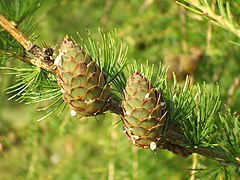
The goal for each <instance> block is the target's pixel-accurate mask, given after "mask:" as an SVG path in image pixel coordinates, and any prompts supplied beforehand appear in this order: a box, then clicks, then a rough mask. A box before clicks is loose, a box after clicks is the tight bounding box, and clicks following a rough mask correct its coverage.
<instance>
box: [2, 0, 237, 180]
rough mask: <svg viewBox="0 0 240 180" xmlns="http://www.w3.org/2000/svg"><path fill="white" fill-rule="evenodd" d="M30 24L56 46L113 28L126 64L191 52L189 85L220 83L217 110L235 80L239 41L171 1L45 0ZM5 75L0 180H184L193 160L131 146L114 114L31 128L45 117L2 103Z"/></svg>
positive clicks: (65, 118)
mask: <svg viewBox="0 0 240 180" xmlns="http://www.w3.org/2000/svg"><path fill="white" fill-rule="evenodd" d="M236 17H238V14H236ZM33 18H34V21H37V27H36V29H35V32H36V34H39V35H40V37H39V38H38V39H37V41H36V43H37V44H39V45H41V44H42V43H43V42H46V43H48V44H50V45H52V46H54V45H59V44H60V43H61V41H62V39H63V37H64V35H65V34H69V35H71V36H73V37H74V38H75V39H76V40H79V41H80V39H79V37H78V36H77V34H76V32H78V33H79V34H80V35H81V37H82V38H83V39H84V38H87V31H86V30H90V31H91V33H92V34H93V36H94V37H95V38H96V39H97V38H98V27H100V28H101V30H102V31H103V32H109V31H112V30H114V29H117V31H118V34H119V36H120V37H121V38H122V39H123V43H124V46H125V47H126V46H128V48H129V51H128V55H127V57H128V59H130V60H133V59H135V60H138V61H140V62H145V61H146V60H149V61H150V63H156V64H158V62H160V61H163V59H164V58H165V57H166V56H167V55H168V54H176V55H179V54H182V53H184V51H185V46H187V47H191V46H197V47H199V48H201V49H203V50H204V51H205V56H204V58H203V60H202V61H201V62H200V65H199V68H198V70H197V71H196V72H194V77H195V83H196V82H202V81H206V82H207V83H209V84H215V83H216V82H218V83H219V85H220V89H221V98H222V104H223V105H222V106H223V109H224V104H227V99H228V91H229V89H230V87H231V85H232V84H233V82H234V80H235V78H236V77H237V76H238V75H239V69H240V68H239V67H240V66H239V65H240V63H239V62H240V61H239V46H236V45H234V44H232V43H230V41H234V42H237V43H239V42H238V41H239V40H238V39H237V38H236V37H234V35H232V34H231V33H228V32H226V31H225V30H223V29H221V28H219V27H216V26H211V25H210V23H209V22H208V21H207V20H206V19H204V18H202V17H200V16H197V15H196V14H193V13H191V12H190V11H187V10H184V9H183V8H181V7H180V6H179V5H177V4H176V3H175V1H169V0H145V1H142V0H122V1H116V0H106V1H99V0H84V1H83V0H71V1H69V0H61V1H57V0H49V1H46V2H45V3H44V4H43V5H42V6H41V7H40V8H39V9H38V10H37V11H36V12H35V13H34V14H33ZM236 19H237V18H236ZM209 28H212V31H211V35H212V39H211V41H210V42H209V40H207V37H209V35H208V32H209V31H210V30H209ZM58 47H59V46H58ZM58 47H57V49H58ZM13 64H14V65H16V66H17V65H19V64H22V63H21V62H17V63H13ZM4 73H5V72H3V71H0V82H1V84H0V86H1V87H0V91H1V93H0V107H1V110H0V179H3V180H5V179H76V180H78V179H110V180H113V179H121V180H122V179H126V180H127V179H142V180H148V179H161V180H178V179H190V176H191V170H190V169H191V167H192V164H193V160H192V157H189V158H186V159H184V158H182V157H178V156H176V155H174V154H172V153H171V152H168V151H166V150H157V151H156V152H153V151H151V150H145V149H137V148H135V147H133V146H132V145H131V143H130V142H129V141H128V140H127V138H126V137H125V135H124V134H123V133H122V123H121V122H119V120H120V118H119V117H118V116H117V115H112V114H111V113H106V114H105V115H102V116H97V117H93V118H82V119H77V118H74V117H71V116H70V112H69V111H68V110H66V111H67V113H64V114H62V115H61V116H59V117H57V116H51V117H50V118H48V119H46V120H43V121H40V122H37V119H38V118H40V117H42V116H44V114H45V113H44V112H42V113H39V112H37V109H38V108H39V107H34V106H32V105H24V103H18V102H15V101H14V100H11V101H8V100H7V99H8V98H9V97H10V96H11V94H6V92H5V91H4V89H6V88H7V87H9V86H10V85H13V84H14V79H15V78H14V77H13V76H9V75H6V74H4ZM239 95H240V90H239V88H237V89H236V91H235V92H234V95H233V98H232V102H231V103H230V104H229V106H230V107H231V108H232V109H233V111H238V112H239V106H238V100H239V98H238V97H239ZM117 122H119V123H117ZM197 161H198V166H197V168H199V169H206V168H209V169H212V168H216V167H217V163H216V162H215V161H213V160H209V159H206V158H203V157H201V156H198V157H197ZM195 162H196V160H195ZM205 178H206V179H209V177H205ZM210 179H211V178H210Z"/></svg>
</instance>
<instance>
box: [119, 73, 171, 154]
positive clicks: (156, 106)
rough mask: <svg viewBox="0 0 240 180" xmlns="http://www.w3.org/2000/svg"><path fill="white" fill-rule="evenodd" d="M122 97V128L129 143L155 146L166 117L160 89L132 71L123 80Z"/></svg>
mask: <svg viewBox="0 0 240 180" xmlns="http://www.w3.org/2000/svg"><path fill="white" fill-rule="evenodd" d="M123 97H124V100H123V101H122V106H123V112H124V115H123V117H122V120H123V123H124V129H123V131H124V132H125V133H126V135H127V136H128V137H129V139H130V141H131V142H132V144H133V145H135V146H138V147H141V148H150V149H152V150H154V149H156V148H157V147H159V146H160V143H161V137H162V136H163V134H164V126H165V121H166V108H165V106H166V105H165V104H166V103H165V102H164V101H163V97H162V94H161V92H160V91H158V90H157V89H155V88H153V86H152V84H151V82H150V81H148V80H147V79H146V78H145V77H143V75H142V74H140V73H137V72H135V73H134V74H133V76H132V77H130V78H129V79H128V81H127V84H126V88H125V90H124V92H123Z"/></svg>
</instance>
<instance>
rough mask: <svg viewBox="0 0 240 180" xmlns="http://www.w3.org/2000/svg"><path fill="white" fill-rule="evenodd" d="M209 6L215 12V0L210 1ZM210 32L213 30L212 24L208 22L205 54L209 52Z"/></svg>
mask: <svg viewBox="0 0 240 180" xmlns="http://www.w3.org/2000/svg"><path fill="white" fill-rule="evenodd" d="M211 8H212V12H215V9H216V0H213V1H212V4H211ZM212 32H213V24H212V23H209V24H208V30H207V48H206V54H207V55H208V54H209V53H210V52H211V44H212Z"/></svg>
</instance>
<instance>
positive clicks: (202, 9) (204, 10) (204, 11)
mask: <svg viewBox="0 0 240 180" xmlns="http://www.w3.org/2000/svg"><path fill="white" fill-rule="evenodd" d="M186 2H187V3H189V4H190V5H192V6H194V7H195V8H196V9H192V8H190V7H188V6H186V5H184V4H182V3H180V2H178V1H177V4H180V5H182V6H184V7H186V8H188V9H191V10H193V11H195V12H196V13H197V14H201V15H202V16H204V17H206V18H209V19H210V20H211V21H212V22H214V23H216V24H217V25H219V26H221V27H223V28H225V29H227V30H228V31H231V32H233V33H234V34H235V35H236V36H238V37H240V29H239V28H238V27H236V26H235V25H234V24H233V23H232V22H231V21H230V20H229V19H227V17H224V16H222V15H218V14H215V12H213V11H212V10H211V9H210V8H208V7H207V6H204V5H202V4H201V3H200V1H199V0H187V1H186ZM228 3H229V2H228Z"/></svg>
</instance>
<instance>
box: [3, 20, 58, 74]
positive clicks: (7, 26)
mask: <svg viewBox="0 0 240 180" xmlns="http://www.w3.org/2000/svg"><path fill="white" fill-rule="evenodd" d="M0 26H2V27H3V29H4V30H5V31H6V32H8V33H9V34H11V35H12V36H13V37H14V38H15V39H16V40H17V41H18V42H19V43H20V44H21V45H22V46H23V47H24V49H26V51H28V52H30V53H31V54H33V55H35V56H36V57H35V58H29V57H26V56H24V57H21V60H24V61H27V62H29V63H31V64H33V65H34V66H37V67H39V68H41V69H45V70H47V71H50V72H52V73H55V69H54V66H53V59H48V58H47V59H46V57H48V55H47V54H46V52H45V51H44V50H43V49H42V48H40V47H39V46H38V45H36V44H34V43H33V42H32V41H31V40H30V39H29V38H28V37H27V36H26V35H25V34H23V33H22V32H21V31H20V30H19V29H18V28H16V27H15V26H14V24H13V23H12V22H10V21H9V20H8V19H6V18H5V17H4V16H3V15H0Z"/></svg>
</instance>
